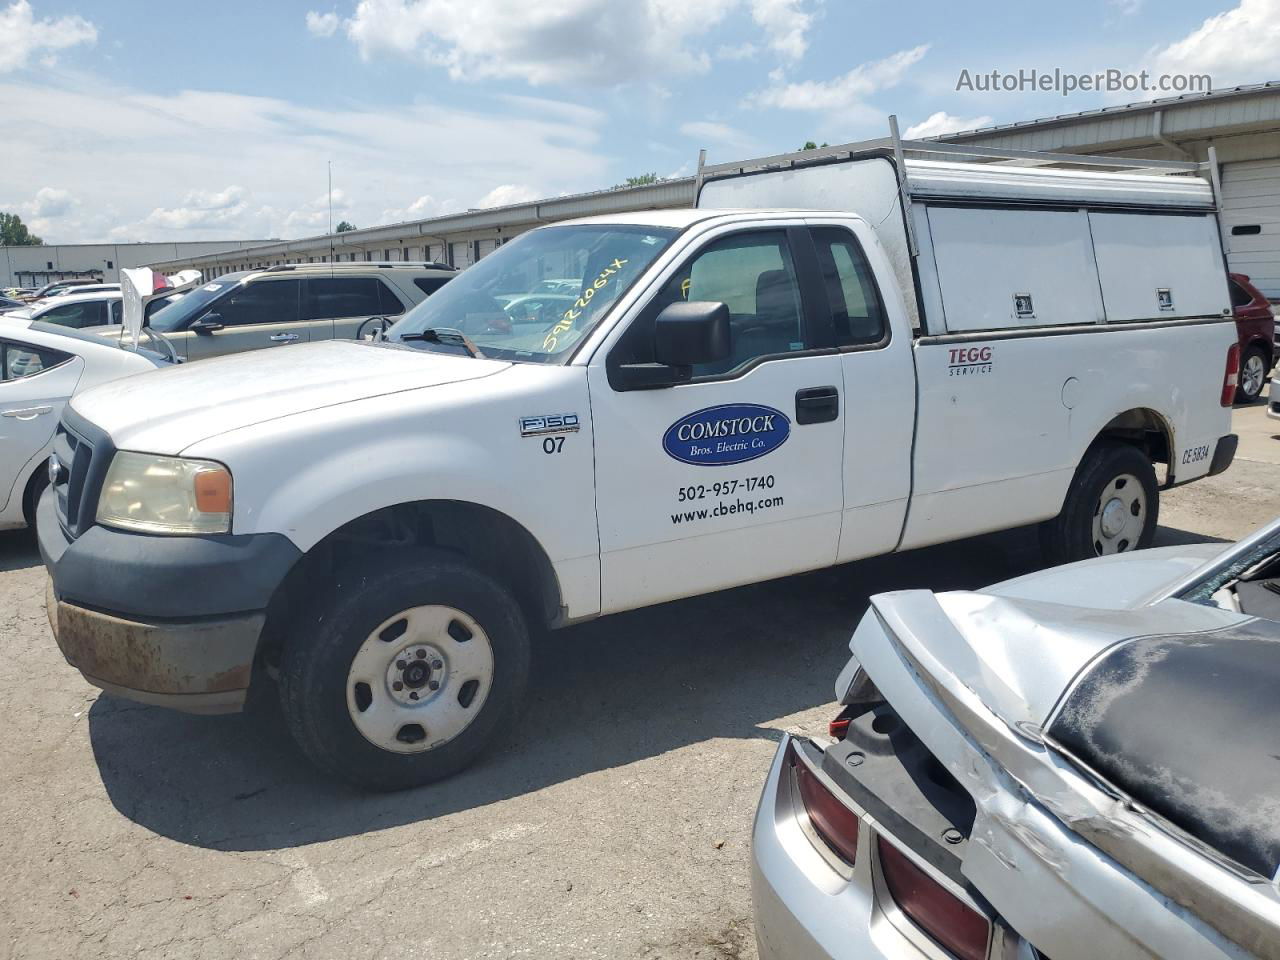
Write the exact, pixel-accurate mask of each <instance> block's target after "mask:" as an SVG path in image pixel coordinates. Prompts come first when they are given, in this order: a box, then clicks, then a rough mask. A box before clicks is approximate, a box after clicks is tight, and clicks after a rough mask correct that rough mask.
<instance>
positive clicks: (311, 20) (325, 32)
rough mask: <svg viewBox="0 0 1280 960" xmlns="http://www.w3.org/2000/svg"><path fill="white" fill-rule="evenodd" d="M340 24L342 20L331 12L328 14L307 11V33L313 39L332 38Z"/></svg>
mask: <svg viewBox="0 0 1280 960" xmlns="http://www.w3.org/2000/svg"><path fill="white" fill-rule="evenodd" d="M341 23H342V19H341V18H340V17H339V16H338V15H337V14H336V13H333V12H332V11H330V12H329V13H319V12H317V11H315V10H308V11H307V32H308V33H310V34H311V35H312V36H314V37H332V36H333V35H334V33H336V32H337V30H338V27H339V25H340V24H341Z"/></svg>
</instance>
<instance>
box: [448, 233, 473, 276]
mask: <svg viewBox="0 0 1280 960" xmlns="http://www.w3.org/2000/svg"><path fill="white" fill-rule="evenodd" d="M449 262H450V263H452V264H453V265H454V266H455V267H457V268H458V269H459V270H465V269H466V268H467V267H469V266H471V244H470V243H468V242H467V241H465V240H463V241H461V242H458V243H451V244H449Z"/></svg>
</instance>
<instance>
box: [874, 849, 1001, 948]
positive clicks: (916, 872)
mask: <svg viewBox="0 0 1280 960" xmlns="http://www.w3.org/2000/svg"><path fill="white" fill-rule="evenodd" d="M876 846H877V849H878V850H879V852H880V872H881V874H882V875H883V876H884V882H885V886H886V887H888V888H889V895H890V896H892V897H893V900H894V902H895V903H896V904H897V905H898V908H899V909H900V910H901V911H902V912H903V913H905V914H906V915H907V916H908V917H910V918H911V920H912V922H913V923H915V924H916V926H918V927H920V929H922V930H923V931H924V932H925V933H927V934H929V936H931V937H932V938H933V939H934V940H936V941H937V942H938V943H939V944H940V945H941V946H943V947H945V948H946V949H947V950H949V951H951V952H952V953H953V954H955V955H956V956H957V957H959V958H960V960H986V956H987V944H988V942H989V941H990V939H991V923H990V921H988V920H987V918H986V917H984V916H983V915H982V914H980V913H978V912H977V911H976V910H973V909H971V908H970V907H968V906H966V905H965V904H964V903H962V902H961V901H960V899H959V898H958V897H956V896H955V895H954V894H952V893H951V892H950V891H948V890H947V889H946V888H945V887H943V886H942V884H940V883H938V881H936V880H934V879H933V878H932V877H930V876H929V875H928V874H927V873H925V872H924V871H923V870H921V869H920V868H919V867H917V866H916V865H915V862H914V861H913V860H911V859H910V858H909V857H907V856H906V854H904V853H902V852H901V851H900V850H899V849H898V848H897V847H895V846H894V845H893V844H892V843H889V842H887V841H886V840H885V839H884V838H883V837H877V838H876Z"/></svg>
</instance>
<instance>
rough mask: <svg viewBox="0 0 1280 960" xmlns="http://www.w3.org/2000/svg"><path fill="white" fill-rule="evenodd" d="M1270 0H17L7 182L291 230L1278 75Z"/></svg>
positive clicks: (267, 234)
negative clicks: (1045, 80) (1017, 86)
mask: <svg viewBox="0 0 1280 960" xmlns="http://www.w3.org/2000/svg"><path fill="white" fill-rule="evenodd" d="M1278 48H1280V0H1236V2H1233V0H1159V2H1157V0H1077V2H1074V3H1066V4H1064V3H1047V2H1044V0H1016V2H1011V0H994V2H984V3H981V4H975V3H972V2H971V3H955V2H953V0H924V2H910V0H898V2H887V0H621V2H620V0H358V2H357V0H336V2H334V0H301V2H297V3H294V2H288V0H270V2H263V0H255V2H242V0H219V2H218V3H217V4H210V3H208V2H207V0H201V2H199V3H194V2H185V0H169V2H165V3H158V2H142V0H111V2H110V3H106V2H91V0H0V123H2V124H3V129H4V134H3V146H0V210H5V211H10V212H15V213H18V214H19V215H20V216H21V217H22V218H23V220H24V221H25V222H26V223H28V225H29V226H30V227H31V229H32V230H33V231H34V232H35V233H38V234H40V235H41V236H42V237H44V239H45V240H46V241H47V242H57V243H87V242H99V241H114V242H126V241H139V240H205V239H265V238H274V237H282V238H294V237H301V236H310V235H314V234H320V233H324V232H326V231H327V229H328V224H329V202H328V201H329V194H328V171H329V165H330V163H332V171H333V208H334V209H333V216H334V220H335V222H337V221H339V220H344V219H345V220H348V221H350V222H352V223H355V224H356V225H357V226H361V227H368V226H376V225H378V224H382V223H392V222H396V221H400V220H410V219H417V218H420V217H428V216H435V215H440V214H446V213H452V212H458V211H463V210H468V209H474V208H478V207H489V206H497V205H501V204H504V203H515V202H520V201H524V200H530V199H535V198H540V197H554V196H560V195H563V194H569V193H579V192H583V191H588V190H598V189H604V188H607V187H610V186H613V185H615V184H617V183H620V182H622V181H623V180H624V179H625V178H626V177H628V176H633V175H638V174H644V173H656V174H657V175H658V176H661V177H671V176H683V175H688V174H690V173H692V172H693V171H694V169H695V167H696V164H697V156H698V150H699V149H700V148H705V149H706V150H707V153H708V157H709V159H710V160H711V161H712V162H715V161H721V160H735V159H746V158H748V157H752V156H761V155H767V154H772V153H779V152H785V151H789V150H794V149H797V148H799V147H800V146H801V145H802V144H803V143H804V142H805V141H806V140H813V141H816V142H818V143H822V142H824V141H825V142H830V143H842V142H847V141H850V140H858V139H864V138H868V137H876V136H883V135H885V134H886V133H887V129H888V127H887V117H888V115H889V114H891V113H893V114H896V115H897V116H898V118H899V122H900V124H901V127H902V129H903V131H904V133H906V134H907V135H910V136H929V135H935V134H940V133H946V132H949V131H954V130H963V129H971V128H974V127H979V126H986V125H990V124H993V123H1010V122H1014V121H1017V120H1025V119H1031V118H1035V117H1044V116H1051V115H1055V114H1061V113H1072V112H1076V111H1080V110H1090V109H1094V108H1096V107H1100V106H1106V105H1109V104H1116V103H1125V102H1132V101H1139V100H1149V99H1153V98H1155V97H1157V96H1166V95H1169V94H1167V93H1162V92H1159V91H1155V90H1151V91H1148V92H1141V91H1138V92H1128V93H1126V92H1124V91H1110V92H1109V91H1106V90H1082V89H1077V90H1073V91H1071V92H1070V93H1067V94H1065V95H1064V93H1063V92H1062V90H1061V89H1058V90H1052V89H1050V90H1045V89H1022V90H1004V89H996V90H992V89H990V87H991V84H990V83H989V82H985V81H984V80H983V79H982V78H983V77H985V76H988V75H989V74H990V73H991V72H992V71H1000V72H1001V73H1004V74H1015V73H1017V72H1018V71H1019V70H1024V71H1027V70H1037V71H1039V72H1040V73H1041V74H1042V75H1045V74H1052V72H1053V71H1054V70H1061V71H1064V72H1066V73H1071V74H1080V75H1090V76H1092V75H1093V74H1095V73H1098V72H1101V71H1107V70H1113V71H1121V72H1124V73H1128V74H1137V73H1138V72H1139V71H1143V70H1146V71H1148V72H1149V74H1150V79H1151V82H1153V83H1154V82H1157V78H1159V77H1161V76H1166V75H1167V76H1184V75H1188V74H1196V75H1207V76H1208V77H1210V78H1211V79H1212V87H1213V89H1222V88H1225V87H1229V86H1234V85H1237V84H1242V83H1258V82H1263V81H1266V80H1280V66H1274V65H1272V63H1271V61H1272V60H1273V59H1274V51H1275V50H1276V49H1278Z"/></svg>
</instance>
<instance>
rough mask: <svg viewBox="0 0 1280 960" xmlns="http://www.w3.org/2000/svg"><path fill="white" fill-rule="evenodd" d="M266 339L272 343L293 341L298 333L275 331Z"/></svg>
mask: <svg viewBox="0 0 1280 960" xmlns="http://www.w3.org/2000/svg"><path fill="white" fill-rule="evenodd" d="M267 339H268V340H270V341H271V342H273V343H293V341H295V340H297V339H298V335H297V334H296V333H276V334H272V335H271V336H269V337H267Z"/></svg>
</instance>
